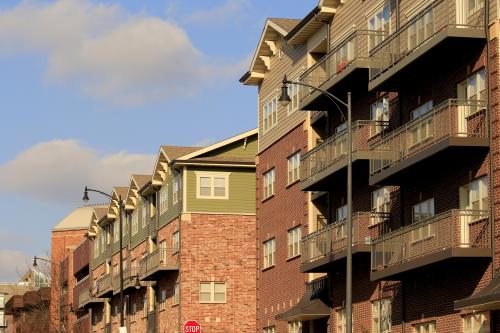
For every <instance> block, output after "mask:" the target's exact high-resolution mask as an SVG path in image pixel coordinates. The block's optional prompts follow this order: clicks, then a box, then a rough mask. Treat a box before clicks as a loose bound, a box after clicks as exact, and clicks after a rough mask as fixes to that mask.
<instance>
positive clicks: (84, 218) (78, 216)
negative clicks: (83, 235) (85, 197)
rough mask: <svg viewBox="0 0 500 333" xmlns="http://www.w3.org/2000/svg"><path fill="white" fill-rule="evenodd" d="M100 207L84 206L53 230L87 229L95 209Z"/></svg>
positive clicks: (70, 214) (74, 211)
mask: <svg viewBox="0 0 500 333" xmlns="http://www.w3.org/2000/svg"><path fill="white" fill-rule="evenodd" d="M97 207H106V206H103V205H99V206H84V207H79V208H76V209H75V210H73V211H72V212H71V213H69V214H68V215H67V216H66V217H65V218H63V219H62V220H60V221H59V223H57V224H56V225H55V227H54V228H53V229H52V230H79V229H87V228H88V227H89V224H90V220H91V219H92V214H93V213H94V209H95V208H97Z"/></svg>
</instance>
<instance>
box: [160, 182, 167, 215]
mask: <svg viewBox="0 0 500 333" xmlns="http://www.w3.org/2000/svg"><path fill="white" fill-rule="evenodd" d="M167 209H168V184H165V185H163V186H162V187H161V190H160V214H163V213H165V212H166V211H167Z"/></svg>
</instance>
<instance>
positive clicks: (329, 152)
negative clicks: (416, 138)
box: [300, 120, 387, 182]
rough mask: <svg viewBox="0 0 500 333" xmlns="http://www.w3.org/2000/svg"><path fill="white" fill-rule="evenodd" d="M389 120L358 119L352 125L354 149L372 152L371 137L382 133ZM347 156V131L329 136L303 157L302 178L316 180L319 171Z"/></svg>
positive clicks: (303, 179) (354, 150) (338, 162)
mask: <svg viewBox="0 0 500 333" xmlns="http://www.w3.org/2000/svg"><path fill="white" fill-rule="evenodd" d="M386 126H387V122H381V121H370V120H358V121H356V122H354V123H353V125H352V151H353V152H357V151H365V152H370V147H369V143H368V141H369V138H370V137H371V136H374V135H376V134H378V133H380V132H381V131H382V130H383V129H384V128H385V127H386ZM346 157H347V131H345V130H344V131H342V132H340V133H338V134H335V135H333V136H331V137H329V138H328V139H327V140H325V141H324V142H322V143H321V144H320V145H319V146H317V147H315V148H313V149H311V150H310V151H308V152H307V153H306V154H304V155H303V156H302V157H301V159H300V160H301V165H300V180H301V181H302V182H304V181H309V180H314V178H315V177H316V176H317V175H318V173H320V172H322V171H323V170H325V169H327V168H329V167H332V166H334V165H335V164H339V167H340V164H341V163H342V162H343V161H344V158H346Z"/></svg>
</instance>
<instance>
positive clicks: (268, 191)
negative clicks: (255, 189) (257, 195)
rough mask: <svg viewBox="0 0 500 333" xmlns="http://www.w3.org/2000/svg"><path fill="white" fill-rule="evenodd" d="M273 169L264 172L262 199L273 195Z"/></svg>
mask: <svg viewBox="0 0 500 333" xmlns="http://www.w3.org/2000/svg"><path fill="white" fill-rule="evenodd" d="M274 183H275V169H274V168H272V169H271V170H269V171H267V172H266V173H264V199H267V198H269V197H271V196H273V195H274Z"/></svg>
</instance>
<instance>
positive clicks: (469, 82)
mask: <svg viewBox="0 0 500 333" xmlns="http://www.w3.org/2000/svg"><path fill="white" fill-rule="evenodd" d="M484 75H485V72H484V69H481V70H480V71H477V72H475V73H473V74H472V75H470V76H469V77H467V79H465V80H464V81H463V82H461V83H460V84H459V85H458V98H459V99H466V100H468V101H471V102H469V103H468V104H469V105H467V106H465V107H464V109H465V110H464V113H465V114H464V115H463V116H464V117H467V116H470V115H472V114H474V113H476V112H477V111H480V110H483V109H484V107H485V105H484V104H482V105H480V104H481V103H479V101H485V100H486V86H485V78H484ZM464 127H465V126H464Z"/></svg>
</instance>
